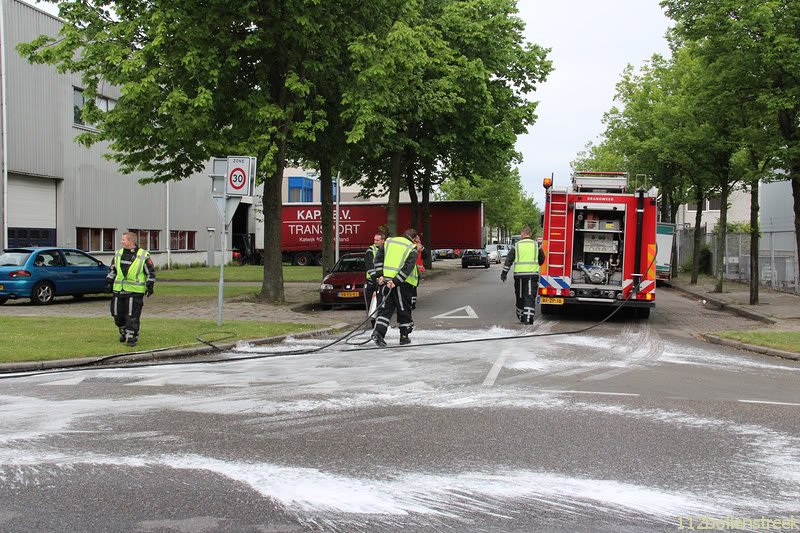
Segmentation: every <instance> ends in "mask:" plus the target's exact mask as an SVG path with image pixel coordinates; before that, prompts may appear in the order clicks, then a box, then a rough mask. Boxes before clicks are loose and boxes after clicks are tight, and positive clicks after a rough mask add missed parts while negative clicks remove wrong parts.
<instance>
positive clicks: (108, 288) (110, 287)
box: [106, 280, 114, 293]
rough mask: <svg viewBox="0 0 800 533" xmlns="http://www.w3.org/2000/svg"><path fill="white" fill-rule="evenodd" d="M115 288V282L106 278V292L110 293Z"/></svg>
mask: <svg viewBox="0 0 800 533" xmlns="http://www.w3.org/2000/svg"><path fill="white" fill-rule="evenodd" d="M113 289H114V283H113V282H112V281H111V280H106V292H108V293H110V292H111V291H112V290H113Z"/></svg>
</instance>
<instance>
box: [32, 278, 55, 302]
mask: <svg viewBox="0 0 800 533" xmlns="http://www.w3.org/2000/svg"><path fill="white" fill-rule="evenodd" d="M53 298H55V291H54V290H53V284H52V283H48V282H46V281H40V282H39V283H37V284H36V285H34V286H33V290H32V291H31V301H32V302H33V303H35V304H36V305H47V304H51V303H53Z"/></svg>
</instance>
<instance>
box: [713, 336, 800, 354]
mask: <svg viewBox="0 0 800 533" xmlns="http://www.w3.org/2000/svg"><path fill="white" fill-rule="evenodd" d="M717 335H719V336H720V337H722V338H724V339H731V340H736V341H741V342H744V343H747V344H754V345H756V346H766V347H767V348H774V349H775V350H784V351H787V352H796V353H800V332H797V331H781V332H776V331H770V332H762V331H723V332H720V333H717Z"/></svg>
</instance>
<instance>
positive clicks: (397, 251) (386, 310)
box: [372, 229, 419, 346]
mask: <svg viewBox="0 0 800 533" xmlns="http://www.w3.org/2000/svg"><path fill="white" fill-rule="evenodd" d="M416 236H417V232H416V231H415V230H413V229H409V230H406V231H405V232H404V233H403V234H402V235H400V236H398V237H389V238H388V239H386V241H385V242H384V243H383V248H381V249H379V250H378V253H377V255H376V256H375V263H380V264H382V265H383V267H382V268H381V271H380V276H379V277H378V284H379V285H380V286H381V288H382V290H384V301H383V307H381V308H380V310H379V311H378V318H377V319H376V320H375V329H374V330H373V332H372V340H373V342H375V344H377V345H378V346H386V341H385V340H384V337H385V336H386V331H388V329H389V323H390V322H391V320H392V314H394V311H395V309H397V325H398V327H399V328H400V344H409V343H410V342H411V339H409V337H408V335H409V334H410V333H411V331H412V330H413V329H414V320H413V319H412V317H411V298H412V296H413V292H414V291H413V288H414V287H416V286H417V284H418V283H419V274H418V272H417V253H418V252H417V247H416V245H415V244H414V237H416ZM383 287H386V289H383ZM387 289H388V292H385V291H386V290H387Z"/></svg>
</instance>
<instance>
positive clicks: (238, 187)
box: [225, 156, 255, 196]
mask: <svg viewBox="0 0 800 533" xmlns="http://www.w3.org/2000/svg"><path fill="white" fill-rule="evenodd" d="M252 159H254V158H251V157H235V156H231V157H228V172H227V176H228V177H227V179H226V180H225V194H226V195H227V196H252V194H253V193H252V184H251V181H252V179H253V172H254V170H255V169H253V168H252V166H253V165H252Z"/></svg>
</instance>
